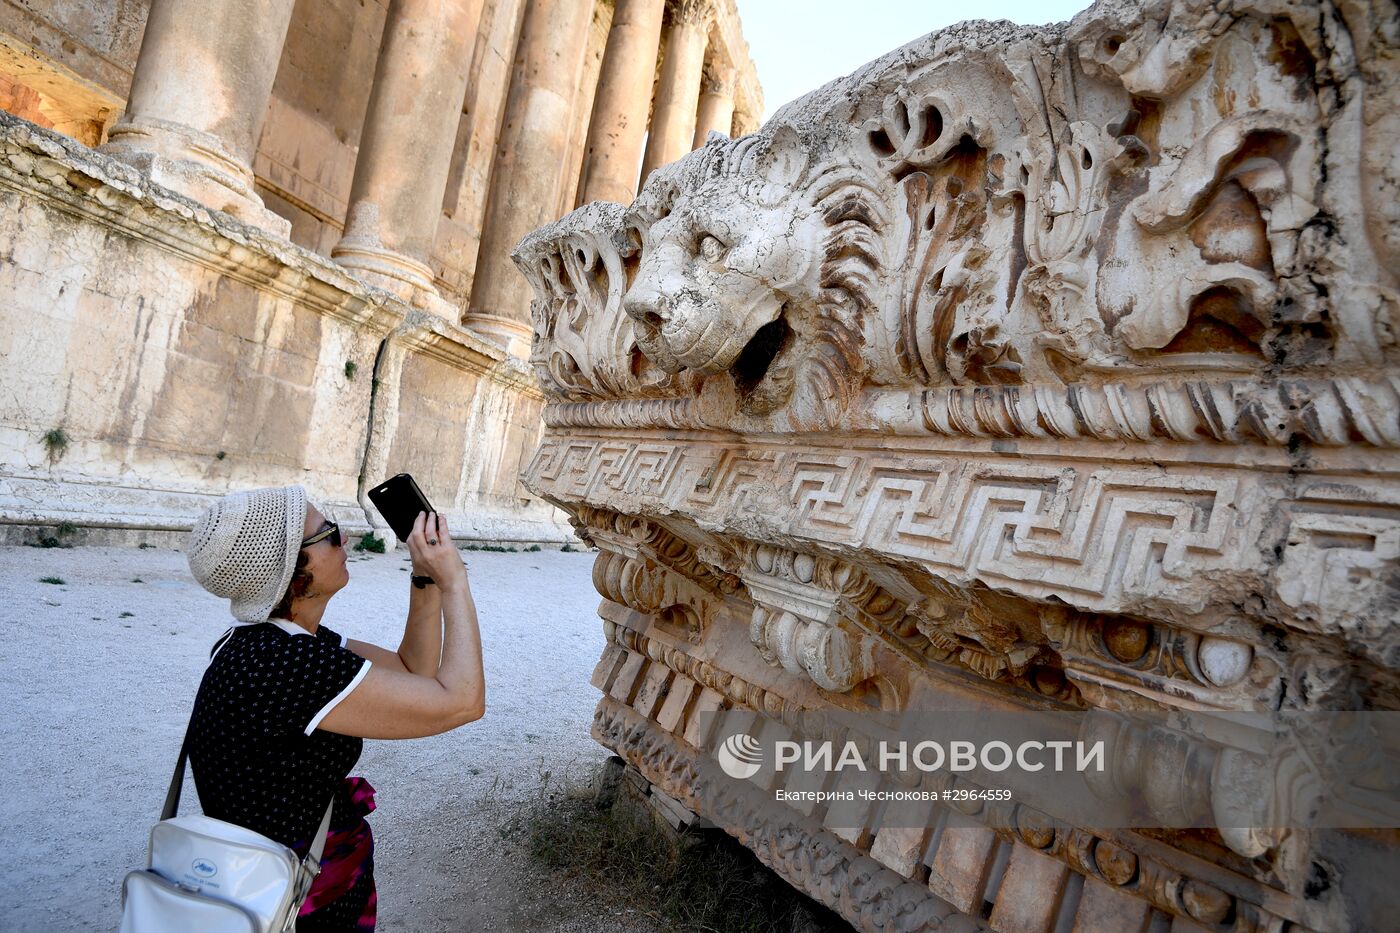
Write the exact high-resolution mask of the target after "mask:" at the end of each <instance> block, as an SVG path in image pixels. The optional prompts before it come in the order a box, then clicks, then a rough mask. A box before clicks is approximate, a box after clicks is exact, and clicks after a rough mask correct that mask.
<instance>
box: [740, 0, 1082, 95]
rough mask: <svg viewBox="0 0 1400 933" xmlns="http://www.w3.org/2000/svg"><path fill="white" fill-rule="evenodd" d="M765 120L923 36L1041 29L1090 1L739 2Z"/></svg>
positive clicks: (839, 0) (862, 0) (814, 0)
mask: <svg viewBox="0 0 1400 933" xmlns="http://www.w3.org/2000/svg"><path fill="white" fill-rule="evenodd" d="M737 2H738V4H739V18H740V20H741V21H742V22H743V24H744V38H745V39H747V40H748V43H749V55H750V57H752V58H753V61H754V64H755V66H757V68H758V80H759V82H760V83H762V85H763V103H764V107H765V108H766V109H767V111H768V112H767V113H765V114H764V115H763V119H764V120H767V119H768V118H769V117H771V116H772V115H773V112H774V111H776V110H777V109H778V108H779V107H781V106H782V105H783V104H785V103H787V102H788V101H790V100H792V99H793V98H796V97H801V96H802V95H803V94H806V93H807V92H808V91H810V90H813V89H814V88H818V87H821V86H822V85H823V84H825V83H827V82H828V81H830V80H832V79H833V78H839V77H841V76H843V75H847V74H850V73H851V72H852V71H855V70H856V69H857V68H859V67H860V66H861V65H864V64H865V63H866V62H868V61H871V60H872V59H876V58H879V57H880V56H881V55H884V54H885V53H886V52H889V51H892V50H894V49H897V48H899V47H900V46H901V45H904V44H905V43H907V42H911V41H913V40H914V39H917V38H919V37H920V36H922V35H924V34H926V33H930V32H933V31H934V30H935V29H942V28H943V27H944V26H951V25H953V24H954V23H956V22H960V21H961V20H965V19H1009V20H1011V21H1012V22H1013V23H1021V24H1024V25H1038V24H1041V23H1054V22H1059V21H1060V20H1066V19H1069V18H1070V17H1071V16H1073V15H1074V14H1075V13H1078V12H1079V11H1080V10H1082V9H1084V8H1085V7H1087V6H1089V0H978V2H974V3H966V2H962V3H960V2H949V0H737Z"/></svg>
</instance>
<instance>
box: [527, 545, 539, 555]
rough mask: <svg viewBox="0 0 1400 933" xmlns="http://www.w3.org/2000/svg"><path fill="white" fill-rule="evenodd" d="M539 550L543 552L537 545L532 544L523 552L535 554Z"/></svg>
mask: <svg viewBox="0 0 1400 933" xmlns="http://www.w3.org/2000/svg"><path fill="white" fill-rule="evenodd" d="M540 550H543V548H541V547H540V546H539V545H538V544H532V545H530V546H529V547H527V548H526V549H525V551H526V552H527V553H533V552H535V551H540Z"/></svg>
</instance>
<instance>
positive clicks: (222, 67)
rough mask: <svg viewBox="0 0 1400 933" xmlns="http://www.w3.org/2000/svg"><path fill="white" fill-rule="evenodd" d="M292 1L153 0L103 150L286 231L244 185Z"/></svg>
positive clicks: (249, 182)
mask: <svg viewBox="0 0 1400 933" xmlns="http://www.w3.org/2000/svg"><path fill="white" fill-rule="evenodd" d="M293 5H294V0H247V2H244V3H228V2H227V0H154V2H153V3H152V4H151V11H150V15H149V16H148V17H147V19H146V31H145V33H144V35H143V36H142V39H141V53H140V55H139V56H138V57H137V60H136V70H135V72H134V73H133V75H132V80H131V93H130V95H129V96H128V98H127V105H126V112H125V113H124V114H123V115H122V118H121V119H120V120H119V121H118V122H117V123H116V125H114V126H113V127H112V129H111V131H110V132H109V133H108V142H107V144H106V145H105V146H103V151H105V152H106V153H108V154H109V155H112V156H114V157H116V158H118V159H121V160H122V161H124V162H128V163H130V164H132V165H135V166H136V167H137V168H140V169H141V170H142V171H144V172H146V173H147V174H149V175H150V176H151V178H152V180H154V181H155V182H156V183H158V184H161V185H164V186H165V187H167V188H170V189H171V190H173V191H176V192H178V193H180V194H183V195H185V196H187V197H190V198H193V199H194V200H196V201H199V202H200V203H201V204H204V205H206V206H208V207H211V208H214V209H215V210H221V211H227V212H228V213H230V214H233V215H234V216H235V217H238V218H239V219H240V220H243V221H244V222H246V223H250V224H253V225H255V226H259V227H262V228H264V229H266V230H268V231H269V232H272V233H276V234H278V235H281V236H285V235H286V234H287V232H288V231H289V230H290V229H291V224H290V223H289V222H288V221H286V220H284V219H282V218H281V217H278V216H277V215H276V214H274V213H272V212H271V211H269V210H267V208H265V207H264V206H263V203H262V200H261V199H260V198H259V197H258V196H257V194H256V193H255V192H254V190H253V168H252V165H253V154H254V153H255V152H256V151H257V146H258V136H259V135H260V134H261V132H262V124H263V119H264V118H265V117H266V116H267V104H268V100H269V98H270V97H271V96H272V82H273V81H274V80H275V79H276V77H277V64H278V62H279V61H280V59H281V57H282V43H283V42H284V41H285V40H286V38H287V24H288V23H289V22H290V21H291V17H292V7H293Z"/></svg>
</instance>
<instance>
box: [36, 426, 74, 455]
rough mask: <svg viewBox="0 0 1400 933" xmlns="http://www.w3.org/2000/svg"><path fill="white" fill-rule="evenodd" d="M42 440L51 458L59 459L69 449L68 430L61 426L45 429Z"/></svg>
mask: <svg viewBox="0 0 1400 933" xmlns="http://www.w3.org/2000/svg"><path fill="white" fill-rule="evenodd" d="M41 440H42V441H43V444H44V449H45V450H47V451H48V452H49V459H50V460H57V459H59V458H60V457H62V456H63V455H64V454H65V453H66V452H67V451H68V432H67V431H65V430H63V428H61V427H60V428H53V429H52V430H49V431H45V432H44V436H43V437H42V438H41Z"/></svg>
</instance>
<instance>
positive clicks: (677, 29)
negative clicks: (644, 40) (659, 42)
mask: <svg viewBox="0 0 1400 933" xmlns="http://www.w3.org/2000/svg"><path fill="white" fill-rule="evenodd" d="M712 10H713V4H712V0H680V2H679V3H677V4H676V5H675V6H674V7H673V13H672V19H671V26H670V28H669V29H668V30H667V33H666V58H665V61H663V62H662V63H661V77H660V80H659V82H658V85H657V91H656V105H655V107H654V109H653V111H652V117H651V135H650V136H649V137H648V138H647V152H646V159H645V160H644V161H643V163H642V182H643V183H645V182H646V178H647V176H648V175H650V174H651V173H652V171H653V170H654V169H656V168H657V167H658V166H661V165H665V164H667V163H668V162H674V161H675V160H677V159H679V158H680V157H681V156H683V155H685V154H686V153H687V152H689V151H690V144H691V141H692V140H693V138H694V136H695V108H696V105H697V104H698V103H699V98H700V69H701V68H702V67H703V66H704V63H705V42H706V39H707V38H708V33H709V28H710V26H709V23H710V13H711V11H712Z"/></svg>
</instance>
